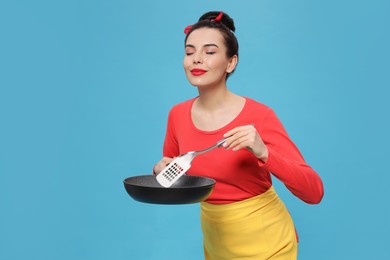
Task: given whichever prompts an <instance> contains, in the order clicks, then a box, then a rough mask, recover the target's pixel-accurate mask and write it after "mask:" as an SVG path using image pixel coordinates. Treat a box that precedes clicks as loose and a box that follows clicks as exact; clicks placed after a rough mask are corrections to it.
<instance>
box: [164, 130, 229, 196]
mask: <svg viewBox="0 0 390 260" xmlns="http://www.w3.org/2000/svg"><path fill="white" fill-rule="evenodd" d="M226 140H227V138H225V139H222V140H220V141H218V142H217V143H216V144H215V145H213V146H211V147H209V148H206V149H204V150H201V151H192V152H188V153H185V154H182V155H180V156H178V157H176V158H175V159H174V160H173V161H172V162H171V163H170V164H169V165H168V166H167V167H165V168H164V169H163V170H162V171H161V172H160V173H159V174H157V177H156V179H157V181H158V183H160V184H161V186H163V187H166V188H169V187H171V185H172V184H174V183H175V182H176V181H177V180H178V179H179V178H180V177H181V176H182V175H183V174H184V173H185V172H186V171H188V169H189V168H190V167H191V162H192V160H193V159H194V158H195V157H196V156H197V155H199V154H202V153H205V152H208V151H211V150H213V149H214V148H217V147H221V146H222V144H223V143H224V142H225V141H226Z"/></svg>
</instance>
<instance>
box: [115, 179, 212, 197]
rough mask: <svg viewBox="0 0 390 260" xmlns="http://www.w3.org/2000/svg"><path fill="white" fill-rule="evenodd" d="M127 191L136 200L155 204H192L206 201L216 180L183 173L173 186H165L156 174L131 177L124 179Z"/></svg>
mask: <svg viewBox="0 0 390 260" xmlns="http://www.w3.org/2000/svg"><path fill="white" fill-rule="evenodd" d="M123 183H124V185H125V188H126V191H127V193H128V194H129V195H130V196H131V197H132V198H133V199H134V200H136V201H140V202H145V203H154V204H190V203H197V202H201V201H204V200H205V199H206V198H207V197H208V196H209V195H210V193H211V192H212V190H213V188H214V185H215V180H213V179H210V178H205V177H199V176H190V175H185V174H184V175H183V176H181V177H180V178H179V179H178V180H177V181H176V182H175V183H174V184H173V185H172V186H171V187H169V188H164V187H163V186H161V185H160V184H159V183H158V182H157V180H156V175H141V176H134V177H129V178H127V179H125V180H124V181H123Z"/></svg>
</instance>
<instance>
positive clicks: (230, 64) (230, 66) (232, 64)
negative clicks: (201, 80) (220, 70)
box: [226, 55, 238, 73]
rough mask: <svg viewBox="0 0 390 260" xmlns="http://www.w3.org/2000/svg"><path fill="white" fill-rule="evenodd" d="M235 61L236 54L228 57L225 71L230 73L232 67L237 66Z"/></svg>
mask: <svg viewBox="0 0 390 260" xmlns="http://www.w3.org/2000/svg"><path fill="white" fill-rule="evenodd" d="M237 62H238V56H237V55H234V56H233V57H231V58H230V59H229V63H228V66H227V68H226V72H227V73H232V72H233V71H234V69H235V68H236V66H237Z"/></svg>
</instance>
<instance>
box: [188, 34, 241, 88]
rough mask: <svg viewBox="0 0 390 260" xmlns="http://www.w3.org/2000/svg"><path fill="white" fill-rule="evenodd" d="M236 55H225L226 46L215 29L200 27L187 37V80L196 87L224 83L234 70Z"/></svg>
mask: <svg viewBox="0 0 390 260" xmlns="http://www.w3.org/2000/svg"><path fill="white" fill-rule="evenodd" d="M236 61H237V57H236V56H233V57H232V58H228V57H226V46H225V43H224V39H223V36H222V34H221V33H220V32H219V31H218V30H217V29H212V28H200V29H196V30H195V31H193V32H192V33H191V34H190V35H189V36H188V38H187V42H186V46H185V56H184V61H183V66H184V70H185V72H186V75H187V78H188V80H189V82H190V83H191V84H192V85H194V86H198V87H202V86H212V85H218V84H221V83H225V81H226V74H227V73H230V72H232V71H233V70H234V67H235V65H236Z"/></svg>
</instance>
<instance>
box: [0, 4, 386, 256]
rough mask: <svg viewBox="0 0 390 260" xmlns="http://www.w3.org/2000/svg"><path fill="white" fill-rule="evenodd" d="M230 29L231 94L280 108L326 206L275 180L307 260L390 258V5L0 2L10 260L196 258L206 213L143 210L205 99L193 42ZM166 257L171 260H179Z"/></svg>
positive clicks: (4, 245) (0, 125)
mask: <svg viewBox="0 0 390 260" xmlns="http://www.w3.org/2000/svg"><path fill="white" fill-rule="evenodd" d="M209 10H224V11H226V12H227V13H229V14H230V15H231V16H232V17H233V18H234V19H235V21H236V27H237V33H236V34H237V37H238V39H239V42H240V48H241V49H240V63H239V66H238V69H237V71H236V72H235V75H234V76H232V77H231V78H230V79H229V81H228V83H229V87H230V89H231V90H233V91H234V92H236V93H238V94H240V95H245V96H249V97H252V98H254V99H256V100H258V101H260V102H263V103H265V104H267V105H269V106H271V107H272V108H273V109H274V110H275V111H276V113H277V114H278V115H279V117H280V119H281V120H282V122H283V123H284V125H285V127H286V129H287V131H288V132H289V134H290V136H291V138H292V139H293V140H294V141H295V143H296V144H297V145H298V146H299V148H300V150H301V152H302V153H303V155H304V157H305V159H306V160H307V162H308V163H309V164H311V165H312V166H313V167H314V168H315V169H316V170H317V171H318V172H319V174H320V175H321V177H322V179H323V181H324V184H325V192H326V193H325V197H324V199H323V201H322V203H321V204H319V205H314V206H312V205H307V204H305V203H303V202H301V201H300V200H299V199H297V198H295V197H293V195H291V194H290V193H289V192H288V191H287V190H286V188H284V186H283V185H281V184H280V183H279V182H278V181H276V180H275V186H276V189H277V191H278V192H279V195H280V196H281V197H282V199H283V200H284V202H285V203H286V204H287V206H288V208H289V210H290V212H291V214H292V216H293V218H294V220H295V223H296V226H297V229H298V232H299V236H300V254H299V255H300V257H299V259H390V251H389V250H388V248H389V242H390V240H389V233H390V223H389V219H390V216H389V215H390V214H389V211H390V203H389V202H388V200H389V197H390V194H389V185H388V184H389V181H390V177H389V174H390V171H389V168H388V162H389V145H390V142H389V132H390V124H389V111H390V105H389V96H390V95H389V93H390V92H389V88H390V80H389V75H390V66H389V60H390V51H389V46H390V38H389V26H390V16H389V11H390V5H389V2H388V1H386V0H383V1H380V0H371V1H352V0H351V1H334V0H331V1H309V0H305V1H304V0H298V1H287V0H284V1H282V0H261V1H260V0H256V1H255V0H253V1H249V0H242V1H233V0H213V1H211V0H209V1H206V0H197V1H179V0H172V1H157V0H155V1H151V0H149V1H148V0H145V1H133V0H131V1H124V0H111V1H102V0H100V1H91V0H84V1H81V0H80V1H75V0H72V1H70V0H67V1H49V0H46V1H44V0H39V1H18V0H15V1H2V2H1V3H0V174H1V178H0V259H6V260H12V259H40V260H44V259H50V260H51V259H59V260H60V259H94V260H98V259H141V260H142V259H188V260H190V259H202V258H203V252H202V236H201V232H200V224H199V205H198V204H193V205H181V206H165V205H152V204H143V203H139V202H135V201H134V200H132V199H131V198H130V197H129V196H128V195H127V193H126V192H125V190H124V188H123V184H122V181H123V179H125V178H126V177H129V176H134V175H141V174H148V173H150V172H151V168H152V166H153V164H154V163H155V162H157V161H158V160H159V159H160V157H161V147H162V142H163V137H164V134H165V124H166V117H167V113H168V111H169V109H170V107H171V106H172V105H173V104H175V103H178V102H180V101H183V100H186V99H188V98H191V97H193V96H194V95H196V94H197V92H196V89H195V88H194V87H192V86H190V85H189V84H188V82H187V80H186V78H185V75H184V73H183V69H182V65H181V62H182V56H183V39H184V34H183V28H184V27H185V26H186V25H188V24H191V23H193V22H195V21H196V20H197V19H198V17H199V16H200V15H201V14H203V13H204V12H206V11H209ZM171 250H172V251H171Z"/></svg>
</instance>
